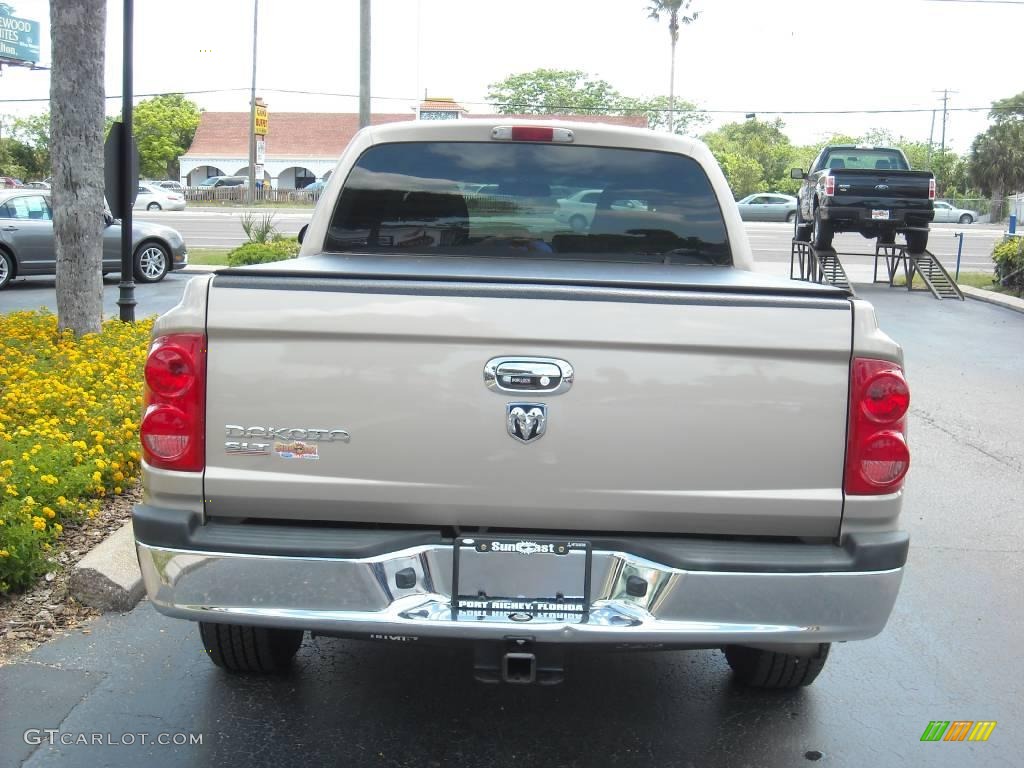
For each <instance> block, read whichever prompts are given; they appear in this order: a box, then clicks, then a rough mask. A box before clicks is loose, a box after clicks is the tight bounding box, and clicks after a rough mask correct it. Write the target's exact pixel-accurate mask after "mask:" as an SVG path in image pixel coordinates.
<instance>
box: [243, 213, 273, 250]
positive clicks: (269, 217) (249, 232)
mask: <svg viewBox="0 0 1024 768" xmlns="http://www.w3.org/2000/svg"><path fill="white" fill-rule="evenodd" d="M242 229H243V230H244V231H245V236H246V237H247V238H249V242H250V243H269V242H271V241H273V240H276V239H278V238H279V237H280V235H279V234H278V231H277V227H275V226H274V214H273V213H264V214H260V215H257V214H255V213H252V212H251V211H246V212H245V213H243V214H242Z"/></svg>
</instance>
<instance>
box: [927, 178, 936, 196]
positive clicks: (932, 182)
mask: <svg viewBox="0 0 1024 768" xmlns="http://www.w3.org/2000/svg"><path fill="white" fill-rule="evenodd" d="M928 199H929V200H934V199H935V179H928Z"/></svg>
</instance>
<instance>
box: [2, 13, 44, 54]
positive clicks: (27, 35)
mask: <svg viewBox="0 0 1024 768" xmlns="http://www.w3.org/2000/svg"><path fill="white" fill-rule="evenodd" d="M0 59H13V60H15V61H23V62H26V63H29V64H37V63H38V62H39V22H38V21H31V20H30V19H19V18H18V17H17V16H12V15H11V13H10V9H9V7H8V6H7V4H6V3H0Z"/></svg>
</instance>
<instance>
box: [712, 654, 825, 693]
mask: <svg viewBox="0 0 1024 768" xmlns="http://www.w3.org/2000/svg"><path fill="white" fill-rule="evenodd" d="M829 648H831V643H819V644H818V647H817V650H816V651H815V652H814V654H813V655H812V656H794V655H792V654H789V653H776V652H774V651H764V650H761V649H759V648H746V647H744V646H740V645H728V646H726V647H725V649H724V650H725V659H726V661H728V662H729V666H730V667H732V671H733V674H734V675H735V676H736V679H737V680H738V681H739V682H740V683H742V684H743V685H745V686H748V687H750V688H773V689H775V690H785V689H792V688H800V687H801V686H805V685H810V684H811V683H813V682H814V680H815V678H816V677H817V676H818V674H819V673H820V672H821V670H822V669H823V668H824V666H825V660H826V659H827V658H828V652H829Z"/></svg>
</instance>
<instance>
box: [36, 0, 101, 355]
mask: <svg viewBox="0 0 1024 768" xmlns="http://www.w3.org/2000/svg"><path fill="white" fill-rule="evenodd" d="M106 27H107V3H106V0H60V2H51V3H50V42H51V45H52V50H53V67H52V71H51V72H50V154H51V162H52V169H53V183H52V189H53V191H52V197H51V205H52V206H53V233H54V241H55V245H56V251H57V322H58V325H59V327H60V329H61V330H64V329H70V330H72V331H73V332H74V333H75V334H76V335H82V334H85V333H95V332H97V331H99V330H100V324H101V322H102V320H103V275H102V269H103V265H102V259H103V228H104V221H103V114H104V101H103V96H104V90H103V64H104V58H105V56H104V44H105V37H106Z"/></svg>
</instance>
